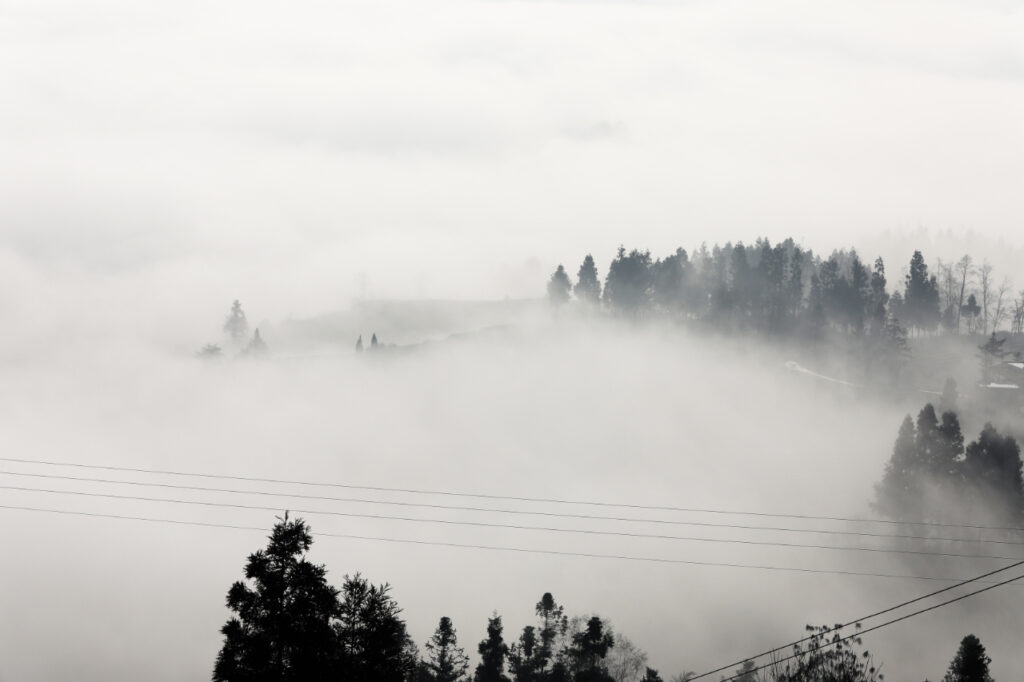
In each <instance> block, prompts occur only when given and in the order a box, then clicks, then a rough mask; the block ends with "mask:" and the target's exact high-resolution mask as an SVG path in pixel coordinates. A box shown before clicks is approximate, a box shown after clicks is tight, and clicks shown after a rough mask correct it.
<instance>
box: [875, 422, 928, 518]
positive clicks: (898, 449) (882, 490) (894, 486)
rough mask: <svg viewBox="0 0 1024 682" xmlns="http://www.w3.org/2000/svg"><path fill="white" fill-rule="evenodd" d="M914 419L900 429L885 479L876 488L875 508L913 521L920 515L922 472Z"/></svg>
mask: <svg viewBox="0 0 1024 682" xmlns="http://www.w3.org/2000/svg"><path fill="white" fill-rule="evenodd" d="M915 435H916V434H915V432H914V422H913V421H911V419H910V415H907V417H906V418H905V419H904V420H903V423H902V424H901V425H900V432H899V435H898V436H897V437H896V444H895V445H894V446H893V451H892V457H891V458H890V459H889V463H888V464H887V465H886V467H885V475H884V476H883V478H882V481H881V482H880V483H879V484H878V485H877V486H876V488H875V504H874V507H875V508H876V509H878V510H879V511H880V512H882V513H883V514H885V515H886V516H888V517H889V518H892V519H901V520H902V519H910V518H913V517H916V515H917V513H918V511H919V503H920V497H921V489H920V481H919V475H920V472H921V469H922V466H921V461H920V458H919V456H918V449H917V444H916V443H915V440H916V438H915Z"/></svg>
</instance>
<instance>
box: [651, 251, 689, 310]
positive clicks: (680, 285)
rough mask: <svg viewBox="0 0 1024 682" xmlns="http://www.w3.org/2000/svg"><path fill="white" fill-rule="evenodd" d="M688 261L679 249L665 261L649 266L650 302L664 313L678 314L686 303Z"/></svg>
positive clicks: (683, 252)
mask: <svg viewBox="0 0 1024 682" xmlns="http://www.w3.org/2000/svg"><path fill="white" fill-rule="evenodd" d="M689 276H690V261H689V258H688V257H687V255H686V250H685V249H682V248H679V249H676V252H675V253H674V254H672V255H671V256H669V257H668V258H666V259H665V260H657V261H655V262H654V264H653V265H651V272H650V277H651V279H650V281H651V300H652V301H653V302H654V303H655V304H656V305H658V306H659V307H661V309H662V310H665V311H666V312H678V311H679V310H681V309H682V308H683V307H684V305H685V303H686V286H687V281H688V280H689Z"/></svg>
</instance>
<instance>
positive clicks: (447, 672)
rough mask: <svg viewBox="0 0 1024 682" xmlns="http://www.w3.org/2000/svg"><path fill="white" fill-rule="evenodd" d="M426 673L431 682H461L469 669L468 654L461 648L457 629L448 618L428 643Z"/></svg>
mask: <svg viewBox="0 0 1024 682" xmlns="http://www.w3.org/2000/svg"><path fill="white" fill-rule="evenodd" d="M427 656H428V660H427V662H426V672H427V680H428V681H429V682H459V680H462V679H463V676H464V675H465V674H466V669H467V668H469V659H468V658H467V657H466V652H465V651H463V650H462V648H460V647H459V642H458V638H457V637H456V634H455V627H454V626H453V625H452V621H451V619H450V618H448V616H443V617H442V618H441V621H440V622H439V623H438V624H437V629H436V630H435V631H434V636H433V637H431V638H430V641H429V642H427Z"/></svg>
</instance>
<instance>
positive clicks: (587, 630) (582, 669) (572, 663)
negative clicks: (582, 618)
mask: <svg viewBox="0 0 1024 682" xmlns="http://www.w3.org/2000/svg"><path fill="white" fill-rule="evenodd" d="M613 646H615V638H614V637H613V636H612V633H610V632H608V630H607V629H606V628H605V625H604V622H603V621H602V620H601V619H600V618H599V617H597V616H592V617H591V618H590V619H589V620H588V621H587V624H586V626H585V627H584V628H583V630H581V631H580V632H577V633H575V634H573V636H572V643H571V644H570V646H569V652H568V659H569V669H570V670H571V671H572V672H573V674H574V678H575V679H576V680H577V681H579V682H583V681H584V680H586V681H587V682H604V681H605V680H607V682H615V678H613V677H612V676H611V675H609V674H608V668H607V667H606V666H605V665H604V659H605V656H607V655H608V652H609V650H611V648H612V647H613Z"/></svg>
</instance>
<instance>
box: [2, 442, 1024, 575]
mask: <svg viewBox="0 0 1024 682" xmlns="http://www.w3.org/2000/svg"><path fill="white" fill-rule="evenodd" d="M3 459H4V458H0V461H2V460H3ZM0 474H7V475H11V476H27V477H34V478H48V479H58V480H69V481H81V482H91V483H110V484H121V485H134V486H148V487H157V488H169V489H175V490H193V491H204V492H217V493H230V494H246V495H262V496H271V497H290V498H296V499H310V500H321V501H329V502H351V503H357V504H375V505H385V506H400V507H415V508H421V509H444V510H450V511H471V512H483V513H491V514H513V515H522V516H541V517H547V518H564V519H582V520H587V521H616V522H624V523H650V524H659V525H670V526H689V527H698V528H727V529H730V530H754V531H774V532H785V533H813V534H816V535H834V536H850V537H870V538H886V539H899V540H930V541H935V542H961V543H973V544H996V545H1011V546H1018V547H1019V546H1024V541H1014V540H996V539H991V538H958V537H943V536H932V535H913V534H905V533H876V532H869V531H851V530H827V529H817V528H790V527H785V526H753V525H747V524H728V523H715V522H710V521H681V520H678V519H658V518H635V517H628V516H602V515H598V514H573V513H565V512H547V511H538V510H529V509H525V510H524V509H494V508H489V507H467V506H461V505H445V504H436V503H428V502H405V501H394V500H373V499H365V498H352V497H329V496H320V495H303V494H291V493H280V492H270V491H260V490H237V489H230V488H209V487H203V486H187V485H177V484H172V483H145V482H141V481H118V480H112V479H103V478H91V477H84V476H63V475H55V474H35V473H24V472H11V471H0ZM3 487H5V486H0V488H3ZM13 489H16V490H20V489H22V488H13ZM24 490H34V489H31V488H26V489H24ZM39 492H46V491H43V490H40V491H39ZM53 492H61V491H53ZM306 513H311V514H312V513H323V512H315V511H307V512H306ZM1010 558H1012V557H1010Z"/></svg>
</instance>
